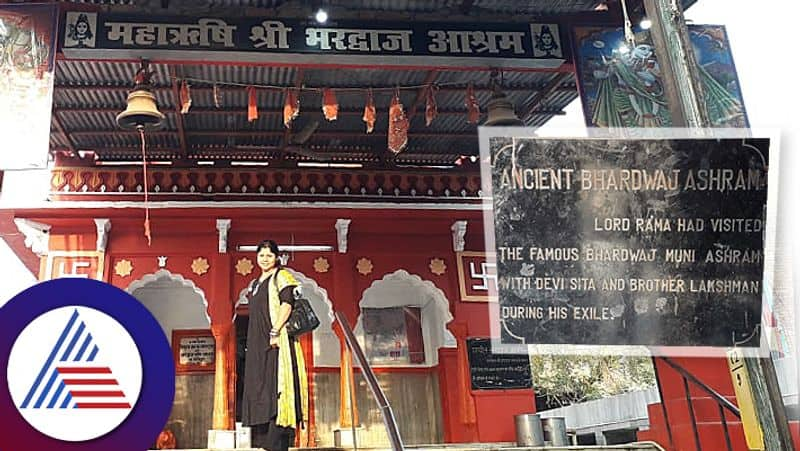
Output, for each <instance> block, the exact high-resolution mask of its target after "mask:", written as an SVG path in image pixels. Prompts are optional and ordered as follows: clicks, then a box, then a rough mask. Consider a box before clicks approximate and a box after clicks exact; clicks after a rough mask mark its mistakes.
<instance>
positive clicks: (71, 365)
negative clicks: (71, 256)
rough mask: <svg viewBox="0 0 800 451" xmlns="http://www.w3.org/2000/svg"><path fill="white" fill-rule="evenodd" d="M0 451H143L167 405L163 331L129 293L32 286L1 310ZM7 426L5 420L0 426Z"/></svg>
mask: <svg viewBox="0 0 800 451" xmlns="http://www.w3.org/2000/svg"><path fill="white" fill-rule="evenodd" d="M0 359H2V361H3V363H5V364H6V376H7V377H6V381H7V383H6V384H5V387H2V388H3V389H2V390H0V416H1V417H2V418H3V419H4V422H5V426H8V429H7V430H8V431H13V432H10V433H6V434H0V451H17V450H25V451H28V450H30V451H37V450H42V451H44V450H47V451H60V450H78V449H80V450H86V451H91V450H108V449H114V450H120V451H142V450H146V449H148V448H149V447H150V446H151V445H152V444H153V443H154V442H155V439H156V437H157V435H158V433H159V432H160V431H161V429H162V428H163V426H164V424H165V423H166V420H167V418H168V416H169V413H170V410H171V408H172V401H173V397H174V390H175V373H174V369H173V368H174V366H173V360H172V353H171V350H170V347H169V344H168V342H167V339H166V337H165V335H164V333H163V331H162V329H161V327H160V326H159V324H158V322H157V321H156V320H155V318H154V317H153V316H152V315H151V314H150V312H149V311H148V310H147V309H146V308H145V307H144V306H143V305H142V304H141V303H139V302H138V301H137V300H136V299H135V298H133V297H132V296H130V295H128V294H127V293H125V292H123V291H122V290H119V289H117V288H115V287H113V286H111V285H107V284H104V283H102V282H96V281H93V280H88V279H57V280H52V281H48V282H44V283H41V284H39V285H36V286H34V287H32V288H30V289H28V290H26V291H24V292H22V293H20V294H19V295H17V296H16V297H15V298H13V299H12V300H11V301H9V303H7V304H6V305H4V306H3V307H2V308H0ZM4 429H5V428H4Z"/></svg>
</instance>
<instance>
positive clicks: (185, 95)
mask: <svg viewBox="0 0 800 451" xmlns="http://www.w3.org/2000/svg"><path fill="white" fill-rule="evenodd" d="M180 98H181V114H186V113H188V112H189V107H191V106H192V93H191V92H189V83H187V82H186V80H183V81H182V82H181V89H180Z"/></svg>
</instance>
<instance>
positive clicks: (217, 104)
mask: <svg viewBox="0 0 800 451" xmlns="http://www.w3.org/2000/svg"><path fill="white" fill-rule="evenodd" d="M212 95H213V96H214V107H215V108H219V107H220V105H221V101H220V94H219V86H217V84H216V83H214V88H213V89H212Z"/></svg>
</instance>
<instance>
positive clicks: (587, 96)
mask: <svg viewBox="0 0 800 451" xmlns="http://www.w3.org/2000/svg"><path fill="white" fill-rule="evenodd" d="M689 35H690V39H691V41H692V44H693V46H694V51H695V57H696V58H697V61H698V68H699V72H700V79H701V82H702V86H703V92H704V96H705V103H706V108H707V109H708V113H709V116H710V118H711V122H712V124H713V126H715V127H747V125H748V124H747V116H746V113H745V108H744V101H743V100H742V93H741V89H740V87H739V81H738V78H737V76H736V67H735V66H734V63H733V57H732V55H731V52H730V45H729V44H728V38H727V35H726V33H725V27H723V26H718V25H692V26H689ZM575 46H576V55H577V63H576V64H577V71H578V83H579V89H580V90H581V98H582V99H583V111H584V118H585V120H586V124H587V125H589V126H595V127H670V126H672V121H671V118H670V114H669V105H668V103H667V99H666V97H665V92H664V85H663V83H662V78H661V67H660V65H659V63H658V60H657V58H656V55H655V51H654V48H653V44H652V41H651V39H650V35H649V33H647V32H646V31H641V30H640V31H638V32H637V33H636V45H635V46H634V47H633V48H631V47H629V46H628V45H625V40H624V33H623V29H622V28H600V27H577V28H575Z"/></svg>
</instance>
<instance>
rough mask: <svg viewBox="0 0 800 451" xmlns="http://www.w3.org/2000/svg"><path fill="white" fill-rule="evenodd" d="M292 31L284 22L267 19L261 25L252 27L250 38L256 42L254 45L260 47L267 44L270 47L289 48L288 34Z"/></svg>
mask: <svg viewBox="0 0 800 451" xmlns="http://www.w3.org/2000/svg"><path fill="white" fill-rule="evenodd" d="M290 31H292V28H291V27H287V26H286V25H284V24H283V22H279V21H277V20H265V21H263V22H261V25H256V26H254V27H253V28H251V29H250V40H251V41H253V42H254V44H253V47H255V48H257V49H260V48H261V47H264V46H266V47H267V48H268V49H288V48H289V39H288V34H289V32H290Z"/></svg>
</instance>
